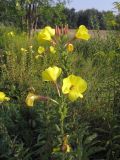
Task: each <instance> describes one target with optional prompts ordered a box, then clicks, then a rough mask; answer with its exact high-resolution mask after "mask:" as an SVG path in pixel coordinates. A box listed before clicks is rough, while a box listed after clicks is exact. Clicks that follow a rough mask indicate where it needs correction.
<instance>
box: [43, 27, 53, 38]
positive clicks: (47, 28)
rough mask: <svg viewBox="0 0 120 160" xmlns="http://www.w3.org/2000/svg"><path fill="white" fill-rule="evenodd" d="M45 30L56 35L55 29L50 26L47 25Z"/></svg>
mask: <svg viewBox="0 0 120 160" xmlns="http://www.w3.org/2000/svg"><path fill="white" fill-rule="evenodd" d="M45 30H47V31H48V32H49V34H50V35H51V36H54V35H55V29H53V28H51V27H50V26H46V27H45Z"/></svg>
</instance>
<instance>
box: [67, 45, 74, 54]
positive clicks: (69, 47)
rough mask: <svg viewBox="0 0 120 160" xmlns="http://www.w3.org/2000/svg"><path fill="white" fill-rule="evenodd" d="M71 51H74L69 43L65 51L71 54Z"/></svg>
mask: <svg viewBox="0 0 120 160" xmlns="http://www.w3.org/2000/svg"><path fill="white" fill-rule="evenodd" d="M73 50H74V46H73V44H71V43H69V44H68V45H67V51H68V52H73Z"/></svg>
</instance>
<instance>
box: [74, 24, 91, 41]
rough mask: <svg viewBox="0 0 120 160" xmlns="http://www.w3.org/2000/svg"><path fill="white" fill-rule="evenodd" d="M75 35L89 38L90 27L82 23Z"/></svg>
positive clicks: (80, 37)
mask: <svg viewBox="0 0 120 160" xmlns="http://www.w3.org/2000/svg"><path fill="white" fill-rule="evenodd" d="M75 37H76V38H78V39H83V40H88V39H90V34H89V33H88V29H87V28H86V27H85V26H84V25H81V26H79V29H78V30H77V32H76V34H75Z"/></svg>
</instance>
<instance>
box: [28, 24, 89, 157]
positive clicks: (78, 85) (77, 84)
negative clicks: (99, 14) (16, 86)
mask: <svg viewBox="0 0 120 160" xmlns="http://www.w3.org/2000/svg"><path fill="white" fill-rule="evenodd" d="M67 32H68V27H67V26H65V27H64V28H61V29H60V28H59V27H56V29H53V28H51V27H50V26H47V27H45V28H43V29H42V30H41V31H40V32H39V33H38V40H39V41H40V42H44V43H48V42H49V47H47V48H45V47H44V46H39V47H38V55H36V58H38V57H40V56H41V54H45V53H46V51H48V50H49V52H50V53H52V54H58V55H60V56H58V57H59V58H60V59H59V61H61V58H63V59H64V58H66V57H64V56H62V53H65V54H67V53H70V52H73V51H74V46H73V43H72V42H73V41H74V40H75V39H81V40H88V39H89V38H90V35H89V33H88V29H87V28H86V27H85V26H84V25H81V26H80V27H79V28H78V30H77V31H76V33H75V35H74V37H73V38H71V39H69V40H68V41H66V42H63V43H62V38H63V37H64V35H66V34H67ZM63 50H64V51H66V52H63ZM63 63H64V64H62V63H60V64H61V66H60V67H58V66H56V65H53V66H50V67H48V68H46V69H45V70H44V71H43V72H42V73H41V76H42V80H43V81H48V83H50V82H52V83H53V84H54V86H55V87H54V88H56V92H57V93H58V97H59V98H57V100H56V99H55V98H54V97H49V96H41V95H37V94H35V93H34V92H29V93H28V95H27V98H26V104H27V106H28V107H30V108H31V107H33V106H34V101H35V100H44V101H48V100H49V101H52V102H54V103H56V105H58V110H59V115H60V124H59V125H60V126H59V128H60V132H61V144H58V146H56V147H55V148H54V149H53V152H56V151H59V152H64V153H65V152H70V151H71V147H70V145H69V142H68V135H67V133H65V131H64V125H65V124H64V123H65V118H66V116H67V114H68V99H69V100H70V101H71V102H74V101H76V100H77V99H79V98H83V93H84V92H85V91H86V89H87V82H86V81H85V80H84V79H83V78H82V77H80V76H77V75H74V74H73V73H71V74H69V73H67V74H66V73H64V72H65V71H67V69H66V68H67V67H69V65H68V66H66V61H63ZM48 64H49V62H48ZM63 66H65V67H66V68H65V69H64V67H63ZM60 76H61V77H63V78H62V82H60V81H59V82H58V78H60ZM63 159H64V154H63Z"/></svg>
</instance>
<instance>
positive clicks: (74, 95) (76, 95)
mask: <svg viewBox="0 0 120 160" xmlns="http://www.w3.org/2000/svg"><path fill="white" fill-rule="evenodd" d="M68 97H69V99H70V100H71V101H72V102H73V101H75V100H77V98H79V92H77V91H76V90H71V91H70V92H69V95H68Z"/></svg>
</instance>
